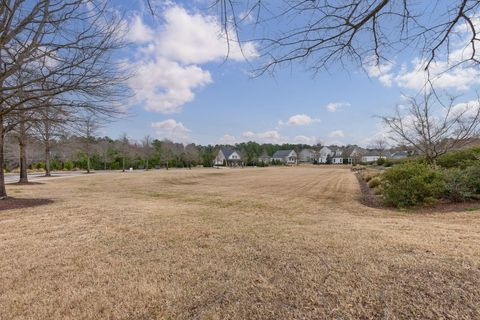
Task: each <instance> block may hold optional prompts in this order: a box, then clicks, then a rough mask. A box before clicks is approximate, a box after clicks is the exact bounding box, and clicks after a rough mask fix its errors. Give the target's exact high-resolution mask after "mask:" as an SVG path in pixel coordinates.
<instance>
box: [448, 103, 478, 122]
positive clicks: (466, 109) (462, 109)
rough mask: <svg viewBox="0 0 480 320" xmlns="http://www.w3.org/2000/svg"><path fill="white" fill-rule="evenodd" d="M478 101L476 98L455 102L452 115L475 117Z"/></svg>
mask: <svg viewBox="0 0 480 320" xmlns="http://www.w3.org/2000/svg"><path fill="white" fill-rule="evenodd" d="M479 108H480V106H479V103H478V101H477V100H471V101H467V102H460V103H457V104H456V105H454V106H453V107H452V110H451V115H452V117H458V116H462V117H467V118H468V117H476V116H477V113H478V111H479Z"/></svg>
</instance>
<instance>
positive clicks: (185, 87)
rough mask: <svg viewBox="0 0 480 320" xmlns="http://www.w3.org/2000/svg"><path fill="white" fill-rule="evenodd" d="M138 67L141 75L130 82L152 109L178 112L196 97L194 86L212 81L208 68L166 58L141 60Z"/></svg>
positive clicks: (138, 97)
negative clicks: (148, 60)
mask: <svg viewBox="0 0 480 320" xmlns="http://www.w3.org/2000/svg"><path fill="white" fill-rule="evenodd" d="M137 68H138V69H137V75H136V77H135V78H134V79H132V80H131V82H130V85H131V87H132V88H133V89H134V90H135V91H136V100H137V101H138V102H142V103H143V104H144V107H145V109H146V110H148V111H160V112H162V113H165V114H169V113H174V112H178V111H180V110H181V108H182V106H183V105H184V104H185V103H187V102H190V101H192V100H193V99H194V97H195V94H194V92H193V90H194V89H197V88H200V87H203V86H206V85H208V84H210V83H212V77H211V75H210V73H209V72H208V71H206V70H202V69H201V68H200V67H198V66H195V65H190V66H182V65H180V64H178V63H177V62H174V61H169V60H166V59H163V58H158V59H156V60H154V61H150V62H147V63H144V62H142V63H139V64H138V67H137Z"/></svg>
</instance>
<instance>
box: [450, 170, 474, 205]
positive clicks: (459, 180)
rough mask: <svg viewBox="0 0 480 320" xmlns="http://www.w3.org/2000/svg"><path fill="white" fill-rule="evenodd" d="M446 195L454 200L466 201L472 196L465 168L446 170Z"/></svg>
mask: <svg viewBox="0 0 480 320" xmlns="http://www.w3.org/2000/svg"><path fill="white" fill-rule="evenodd" d="M444 179H445V193H444V195H445V197H446V198H448V199H450V200H451V201H454V202H460V201H464V200H465V199H467V198H469V197H470V196H471V190H470V188H469V186H468V184H467V175H466V174H465V171H464V170H461V169H458V168H453V169H449V170H446V171H445V173H444Z"/></svg>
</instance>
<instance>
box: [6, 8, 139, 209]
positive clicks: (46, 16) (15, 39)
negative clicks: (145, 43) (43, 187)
mask: <svg viewBox="0 0 480 320" xmlns="http://www.w3.org/2000/svg"><path fill="white" fill-rule="evenodd" d="M0 3H1V5H0V198H1V199H4V198H6V197H7V193H6V190H5V181H4V173H3V168H4V137H5V134H6V133H7V132H8V131H9V130H12V129H13V128H14V126H15V121H10V119H9V118H10V117H11V116H12V115H13V114H18V112H19V110H21V112H22V114H23V115H24V116H25V117H26V118H25V119H23V121H25V122H29V121H34V120H35V119H33V118H29V117H30V115H33V114H35V112H32V111H35V110H38V109H41V108H42V107H44V106H45V103H44V102H45V100H46V99H49V98H55V101H58V102H59V104H61V105H62V108H63V110H69V112H71V113H72V114H74V113H75V114H77V113H78V112H85V111H87V112H89V113H91V114H94V115H102V116H112V115H115V114H117V113H119V111H118V110H119V108H117V106H118V105H119V104H120V103H121V101H124V99H125V98H126V97H127V96H129V94H130V91H129V90H128V87H127V86H126V83H125V80H127V79H128V76H129V73H128V71H127V70H125V69H124V68H122V66H121V63H120V62H119V61H118V60H117V59H115V57H114V56H113V55H114V54H115V52H116V51H117V50H118V49H120V48H122V46H123V42H122V34H121V32H122V30H125V28H124V26H123V25H122V19H121V14H119V13H118V11H116V10H111V9H110V8H109V7H108V5H109V2H108V1H101V0H65V1H51V0H37V1H24V0H1V2H0ZM20 78H21V81H19V79H20Z"/></svg>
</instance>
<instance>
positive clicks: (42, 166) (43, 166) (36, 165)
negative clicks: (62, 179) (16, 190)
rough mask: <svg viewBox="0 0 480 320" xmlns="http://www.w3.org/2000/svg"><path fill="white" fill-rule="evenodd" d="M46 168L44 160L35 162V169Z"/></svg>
mask: <svg viewBox="0 0 480 320" xmlns="http://www.w3.org/2000/svg"><path fill="white" fill-rule="evenodd" d="M44 168H45V164H44V163H43V162H37V163H36V164H35V169H38V170H40V169H44Z"/></svg>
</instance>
